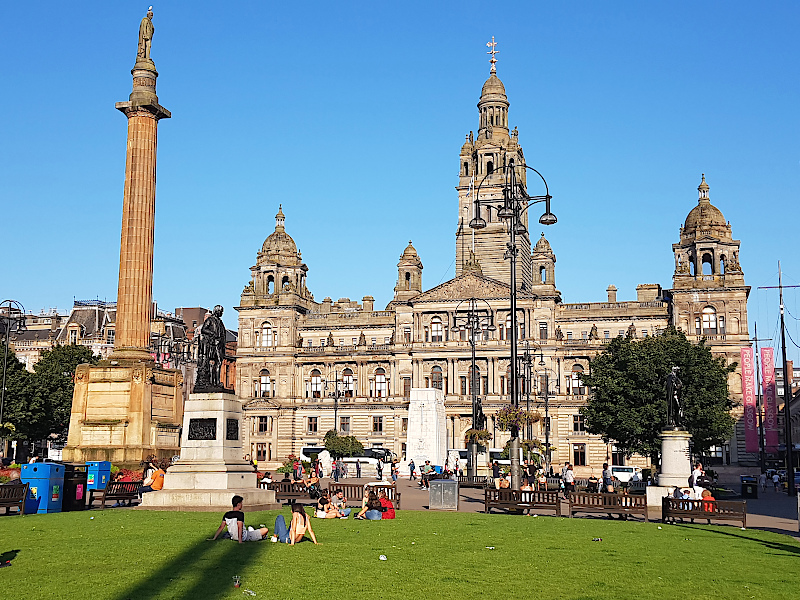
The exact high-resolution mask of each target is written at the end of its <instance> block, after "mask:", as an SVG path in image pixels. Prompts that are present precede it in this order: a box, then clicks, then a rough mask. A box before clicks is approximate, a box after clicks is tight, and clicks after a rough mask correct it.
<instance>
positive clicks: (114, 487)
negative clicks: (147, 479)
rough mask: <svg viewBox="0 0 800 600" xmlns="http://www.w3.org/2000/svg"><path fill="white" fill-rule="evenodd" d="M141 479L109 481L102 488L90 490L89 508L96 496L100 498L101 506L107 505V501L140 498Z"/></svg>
mask: <svg viewBox="0 0 800 600" xmlns="http://www.w3.org/2000/svg"><path fill="white" fill-rule="evenodd" d="M141 487H142V482H141V481H109V482H108V483H107V484H106V487H105V488H104V489H102V490H89V508H92V503H93V502H94V500H95V498H97V497H99V499H100V508H105V507H106V501H108V500H116V501H117V502H119V501H121V500H138V499H139V489H140V488H141Z"/></svg>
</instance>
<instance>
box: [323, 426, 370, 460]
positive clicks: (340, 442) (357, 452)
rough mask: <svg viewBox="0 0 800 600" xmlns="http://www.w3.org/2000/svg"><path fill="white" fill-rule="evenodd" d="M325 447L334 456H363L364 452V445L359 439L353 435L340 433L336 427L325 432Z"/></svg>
mask: <svg viewBox="0 0 800 600" xmlns="http://www.w3.org/2000/svg"><path fill="white" fill-rule="evenodd" d="M325 449H326V450H327V451H328V452H330V453H331V456H333V457H334V458H343V457H345V456H361V455H362V454H363V453H364V446H363V445H362V444H361V442H359V441H358V439H356V438H355V437H354V436H352V435H339V432H337V431H336V430H335V429H331V430H330V431H328V432H327V433H326V434H325Z"/></svg>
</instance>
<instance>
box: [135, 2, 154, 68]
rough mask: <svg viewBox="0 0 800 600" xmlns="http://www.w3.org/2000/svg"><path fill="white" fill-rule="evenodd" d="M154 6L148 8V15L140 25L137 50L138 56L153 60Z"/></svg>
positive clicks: (138, 57)
mask: <svg viewBox="0 0 800 600" xmlns="http://www.w3.org/2000/svg"><path fill="white" fill-rule="evenodd" d="M154 31H155V28H154V27H153V7H152V6H151V7H150V8H148V9H147V16H146V17H145V18H144V19H142V22H141V24H140V25H139V49H138V51H137V52H136V58H137V60H139V59H144V60H151V58H150V45H151V44H152V42H153V32H154Z"/></svg>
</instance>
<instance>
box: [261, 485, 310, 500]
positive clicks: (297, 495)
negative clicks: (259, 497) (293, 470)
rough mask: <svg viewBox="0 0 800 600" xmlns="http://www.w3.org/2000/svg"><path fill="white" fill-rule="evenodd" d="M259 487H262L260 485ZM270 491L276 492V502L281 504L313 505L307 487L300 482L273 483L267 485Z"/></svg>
mask: <svg viewBox="0 0 800 600" xmlns="http://www.w3.org/2000/svg"><path fill="white" fill-rule="evenodd" d="M259 487H262V486H261V484H259ZM266 487H267V489H268V490H274V492H275V501H276V502H278V503H279V504H294V503H295V502H301V503H303V504H308V503H311V502H312V500H311V496H309V495H308V490H307V489H306V486H305V485H304V484H303V483H301V482H299V481H286V480H285V479H284V480H283V481H273V482H272V483H268V484H266Z"/></svg>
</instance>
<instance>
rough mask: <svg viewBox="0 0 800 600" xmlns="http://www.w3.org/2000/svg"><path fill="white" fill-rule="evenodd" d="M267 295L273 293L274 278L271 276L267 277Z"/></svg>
mask: <svg viewBox="0 0 800 600" xmlns="http://www.w3.org/2000/svg"><path fill="white" fill-rule="evenodd" d="M267 293H268V294H274V293H275V278H274V277H273V276H272V275H270V276H268V277H267Z"/></svg>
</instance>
